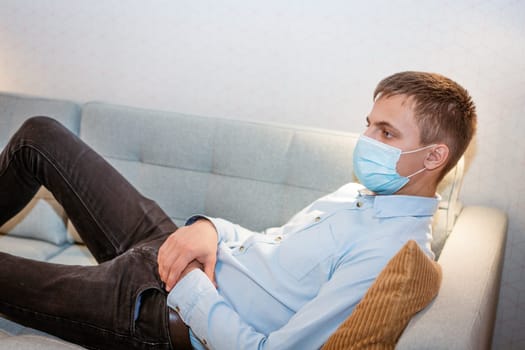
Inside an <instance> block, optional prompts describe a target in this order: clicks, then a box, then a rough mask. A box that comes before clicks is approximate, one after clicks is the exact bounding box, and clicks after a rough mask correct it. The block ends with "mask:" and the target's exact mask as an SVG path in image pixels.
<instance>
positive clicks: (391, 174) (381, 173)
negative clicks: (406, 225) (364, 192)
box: [353, 135, 435, 194]
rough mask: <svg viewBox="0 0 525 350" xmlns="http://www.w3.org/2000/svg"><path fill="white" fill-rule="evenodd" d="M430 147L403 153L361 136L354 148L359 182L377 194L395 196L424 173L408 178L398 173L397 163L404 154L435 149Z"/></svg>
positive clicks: (355, 168) (354, 160) (355, 167)
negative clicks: (411, 180) (411, 179)
mask: <svg viewBox="0 0 525 350" xmlns="http://www.w3.org/2000/svg"><path fill="white" fill-rule="evenodd" d="M433 146H435V145H429V146H425V147H422V148H418V149H416V150H413V151H405V152H403V151H401V150H400V149H399V148H396V147H392V146H389V145H387V144H386V143H382V142H379V141H376V140H374V139H372V138H370V137H367V136H364V135H361V136H360V137H359V140H358V141H357V145H356V146H355V148H354V159H353V163H354V173H355V175H356V176H357V179H358V180H359V182H360V183H361V184H362V185H364V186H365V187H366V188H368V189H369V190H370V191H373V192H375V193H377V194H393V193H395V192H397V191H399V190H400V189H401V188H402V187H403V186H405V185H406V184H407V183H408V181H409V180H410V178H411V177H412V176H414V175H417V174H419V173H421V172H423V171H425V168H424V167H423V168H422V169H420V170H418V171H416V172H415V173H413V174H411V175H408V176H401V175H399V173H398V172H397V162H398V161H399V157H401V155H402V154H409V153H415V152H419V151H422V150H424V149H427V148H430V147H433Z"/></svg>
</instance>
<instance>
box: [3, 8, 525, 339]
mask: <svg viewBox="0 0 525 350" xmlns="http://www.w3.org/2000/svg"><path fill="white" fill-rule="evenodd" d="M407 69H410V70H428V71H436V72H440V73H443V74H445V75H448V76H449V77H451V78H453V79H455V80H457V81H458V82H460V83H461V84H462V85H464V86H465V87H467V88H468V89H469V91H470V92H471V94H472V95H473V96H474V98H475V101H477V105H478V111H479V134H478V137H477V142H476V144H475V145H474V146H473V147H472V148H471V149H470V151H469V164H470V165H469V170H468V175H467V178H466V183H465V185H464V187H463V195H462V197H463V200H464V201H465V202H466V203H467V204H483V205H491V206H496V207H499V208H502V209H504V210H505V211H506V212H507V213H508V214H509V216H510V230H509V239H508V246H507V254H506V261H505V272H504V279H503V288H502V292H501V293H502V294H501V297H500V305H499V313H498V325H497V328H496V339H495V348H500V349H512V348H516V349H518V348H524V347H525V333H524V332H523V331H522V330H523V329H524V326H525V312H524V311H525V279H524V278H522V275H523V274H525V249H524V248H525V215H524V214H525V203H523V201H522V200H521V198H523V197H525V183H524V181H523V180H522V179H523V177H522V174H524V173H525V155H524V149H525V139H524V137H523V136H522V133H523V130H525V118H524V116H523V114H524V113H525V2H524V1H519V0H517V1H516V0H458V1H441V0H432V1H420V0H402V1H388V0H375V1H366V2H365V1H360V2H357V1H348V0H331V1H329V0H327V1H321V0H318V1H312V0H309V1H308V0H290V1H282V0H264V1H254V0H222V1H213V0H207V1H204V0H202V1H201V0H172V1H169V0H150V1H146V0H126V1H124V0H122V1H118V0H91V1H88V0H77V1H71V0H47V1H42V0H40V1H38V0H37V1H35V0H0V90H1V91H9V92H20V93H25V94H32V95H40V96H48V97H59V98H65V99H71V100H75V101H77V102H84V101H88V100H104V101H108V102H113V103H120V104H128V105H134V106H140V107H147V108H155V109H166V110H177V111H180V112H187V113H193V114H204V115H210V116H222V117H228V118H236V119H251V120H262V121H275V122H279V123H294V124H295V123H297V124H303V125H309V126H314V127H323V128H330V129H340V130H349V131H360V130H362V129H363V127H364V117H365V115H366V113H367V112H368V111H369V109H370V107H371V100H372V96H371V94H372V91H373V88H374V87H375V85H376V83H377V82H378V81H379V80H380V79H381V78H383V77H385V76H386V75H389V74H391V73H394V72H397V71H400V70H407ZM465 254H468V251H466V252H465ZM458 263H460V262H458Z"/></svg>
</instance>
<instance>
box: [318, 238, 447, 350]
mask: <svg viewBox="0 0 525 350" xmlns="http://www.w3.org/2000/svg"><path fill="white" fill-rule="evenodd" d="M440 285H441V267H440V266H439V265H438V264H437V263H436V262H435V261H432V260H431V259H429V258H428V257H427V256H426V255H425V253H423V251H422V250H421V249H420V248H419V246H418V245H417V243H416V242H415V241H412V240H411V241H408V242H407V243H406V244H405V245H404V246H403V248H402V249H401V250H400V251H399V252H398V253H397V254H396V255H395V256H394V257H393V258H392V259H391V260H390V261H389V262H388V264H387V266H385V268H384V269H383V271H381V273H380V274H379V276H378V277H377V279H376V281H375V282H374V283H373V284H372V286H371V287H370V288H369V289H368V291H367V292H366V294H365V296H364V297H363V299H362V300H361V302H360V303H359V304H358V305H357V306H356V308H355V309H354V311H353V312H352V314H351V315H350V316H349V317H348V318H347V319H346V320H345V321H344V322H343V323H342V324H341V325H340V326H339V328H338V329H337V330H336V331H335V333H334V334H332V336H330V338H329V339H328V341H327V342H326V343H325V345H324V347H323V350H333V349H378V350H379V349H381V350H383V349H385V350H386V349H394V347H395V345H396V343H397V341H398V339H399V337H400V336H401V333H402V332H403V330H404V329H405V327H406V325H407V324H408V322H409V321H410V319H411V318H412V316H413V315H414V314H415V313H416V312H418V311H420V310H421V309H423V308H424V307H425V306H426V305H428V304H429V303H430V301H432V299H434V298H435V296H436V295H437V293H438V291H439V286H440Z"/></svg>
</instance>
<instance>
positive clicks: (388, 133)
mask: <svg viewBox="0 0 525 350" xmlns="http://www.w3.org/2000/svg"><path fill="white" fill-rule="evenodd" d="M383 136H384V137H386V138H387V139H390V138H392V137H393V136H394V135H393V134H392V133H391V132H390V131H388V130H383Z"/></svg>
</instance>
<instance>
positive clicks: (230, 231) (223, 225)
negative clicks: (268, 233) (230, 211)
mask: <svg viewBox="0 0 525 350" xmlns="http://www.w3.org/2000/svg"><path fill="white" fill-rule="evenodd" d="M199 219H206V220H208V221H210V222H211V223H212V224H213V226H214V227H215V230H216V231H217V235H218V238H219V244H220V243H221V242H225V243H227V242H236V241H243V240H244V239H246V238H247V237H248V236H251V235H253V234H256V233H257V232H254V231H250V230H248V229H246V228H244V227H242V226H240V225H237V224H234V223H232V222H230V221H228V220H225V219H221V218H212V217H209V216H206V215H194V216H192V217H190V218H189V219H188V220H186V226H188V225H191V224H193V223H194V222H195V221H197V220H199Z"/></svg>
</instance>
